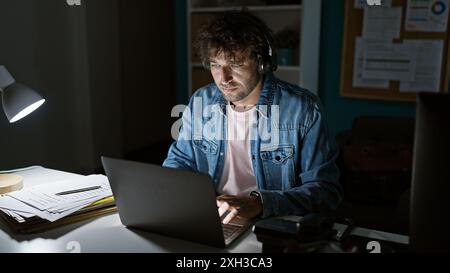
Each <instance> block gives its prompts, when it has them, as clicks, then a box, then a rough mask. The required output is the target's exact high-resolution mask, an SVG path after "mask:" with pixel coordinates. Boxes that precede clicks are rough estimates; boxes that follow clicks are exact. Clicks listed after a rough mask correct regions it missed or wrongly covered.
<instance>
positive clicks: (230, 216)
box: [222, 208, 238, 224]
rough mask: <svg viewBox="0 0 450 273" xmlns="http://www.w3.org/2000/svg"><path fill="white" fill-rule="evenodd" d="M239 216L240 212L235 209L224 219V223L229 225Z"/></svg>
mask: <svg viewBox="0 0 450 273" xmlns="http://www.w3.org/2000/svg"><path fill="white" fill-rule="evenodd" d="M237 215H238V211H237V209H235V208H232V209H231V211H230V213H228V215H227V216H226V217H225V218H224V219H223V221H222V223H224V224H228V223H229V222H230V221H231V220H233V218H234V217H236V216H237Z"/></svg>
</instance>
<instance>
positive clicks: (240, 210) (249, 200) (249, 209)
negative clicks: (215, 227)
mask: <svg viewBox="0 0 450 273" xmlns="http://www.w3.org/2000/svg"><path fill="white" fill-rule="evenodd" d="M216 199H217V207H218V208H219V215H220V217H222V215H224V214H225V212H227V211H229V213H228V215H227V216H226V217H225V218H224V219H223V221H222V223H224V224H228V223H229V222H230V221H231V220H232V219H233V218H234V217H241V218H244V219H252V218H254V217H256V216H258V215H259V214H261V212H262V209H263V208H262V204H261V200H260V199H259V198H258V197H256V196H244V197H238V196H232V195H221V196H219V197H217V198H216Z"/></svg>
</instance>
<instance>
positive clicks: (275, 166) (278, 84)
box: [163, 74, 342, 217]
mask: <svg viewBox="0 0 450 273" xmlns="http://www.w3.org/2000/svg"><path fill="white" fill-rule="evenodd" d="M227 105H228V102H227V101H226V100H225V99H224V98H223V96H222V94H221V92H220V90H219V89H218V87H217V86H216V85H215V84H214V83H213V84H210V85H208V86H205V87H203V88H200V89H199V90H198V91H197V92H195V93H194V95H193V96H192V97H191V100H190V102H189V105H188V107H187V108H186V110H185V111H184V112H183V117H182V126H181V129H180V131H179V137H178V140H177V141H175V142H174V143H173V144H172V145H171V147H170V149H169V152H168V156H167V159H166V160H165V161H164V163H163V166H165V167H171V168H183V169H190V170H193V171H196V172H201V173H206V174H209V176H211V177H212V179H213V182H214V185H215V187H216V188H217V187H218V185H219V183H220V179H221V176H222V172H223V168H224V161H225V156H226V149H227V147H226V146H227V145H226V143H227V142H226V140H225V139H226V131H227V130H226V128H227V127H226V126H227V117H226V107H227ZM256 107H257V108H256V109H257V111H255V113H256V119H255V120H257V124H255V125H254V126H252V129H251V130H253V131H252V132H253V133H254V134H253V135H252V136H254V137H253V138H252V140H251V143H250V149H251V151H250V154H251V158H252V162H253V170H254V175H255V177H256V181H257V187H258V191H259V192H260V194H261V199H262V204H263V214H262V217H269V216H279V215H288V214H295V215H304V214H307V213H310V212H316V213H329V212H331V211H333V210H334V209H336V208H337V206H338V205H339V203H340V201H341V199H342V187H341V185H340V183H339V181H338V179H339V170H338V168H337V166H336V164H335V159H336V157H337V149H336V147H335V143H334V141H333V140H332V138H331V136H330V135H329V133H328V130H327V126H326V122H325V120H324V117H323V114H322V110H321V105H320V102H319V100H318V98H317V96H315V95H314V94H313V93H311V92H309V91H307V90H305V89H302V88H300V87H298V86H295V85H291V84H289V83H286V82H283V81H281V80H279V79H277V78H276V77H275V76H274V75H273V74H267V75H266V76H265V79H264V84H263V88H262V90H261V94H260V98H259V101H258V104H257V106H256ZM206 110H207V111H206ZM261 128H262V129H261Z"/></svg>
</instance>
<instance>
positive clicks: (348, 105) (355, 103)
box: [319, 0, 415, 134]
mask: <svg viewBox="0 0 450 273" xmlns="http://www.w3.org/2000/svg"><path fill="white" fill-rule="evenodd" d="M345 1H350V0H323V6H322V33H321V49H320V57H321V58H320V78H319V81H320V84H319V90H320V92H319V93H320V97H321V99H322V101H323V103H324V106H325V112H326V115H327V119H328V123H329V126H330V130H331V131H332V133H334V134H336V133H339V132H341V131H344V130H348V129H350V128H351V124H352V121H353V119H354V118H355V117H357V116H360V115H366V116H373V115H375V116H400V117H411V116H414V113H415V103H399V102H384V101H372V100H361V99H348V98H343V97H341V96H340V95H339V92H340V75H341V52H342V41H343V34H344V4H345ZM351 1H353V0H351Z"/></svg>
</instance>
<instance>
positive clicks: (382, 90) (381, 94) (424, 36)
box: [341, 0, 450, 102]
mask: <svg viewBox="0 0 450 273" xmlns="http://www.w3.org/2000/svg"><path fill="white" fill-rule="evenodd" d="M388 1H389V0H388ZM360 2H361V1H360ZM363 2H365V1H363ZM449 2H450V1H449ZM345 3H346V6H345V29H344V41H343V51H342V69H341V96H343V97H350V98H360V99H375V100H387V101H406V102H408V101H410V102H414V101H415V99H416V94H417V93H418V92H422V91H427V92H431V91H430V90H417V89H418V88H422V87H421V86H422V85H420V84H416V85H415V84H414V82H411V81H410V82H409V83H408V82H407V81H403V82H402V81H401V80H398V79H397V80H392V79H390V80H387V79H383V80H382V81H378V80H377V84H373V85H372V84H368V85H369V86H370V87H368V86H361V84H355V83H354V78H355V75H354V74H355V73H356V72H355V71H360V72H361V71H364V72H365V73H367V72H366V71H369V70H364V69H361V65H358V64H357V63H355V50H356V49H357V39H358V40H360V39H361V36H362V35H363V28H364V27H363V25H364V8H357V6H356V5H357V4H356V1H355V0H345ZM390 4H391V7H400V8H401V25H400V28H399V29H400V34H399V37H398V38H392V39H390V40H391V42H392V43H393V44H401V43H404V42H405V41H407V40H408V39H410V40H414V41H418V40H429V41H427V42H433V41H442V42H438V43H439V46H440V47H442V53H441V54H442V55H441V56H442V61H441V65H440V68H438V67H439V65H436V66H435V67H436V69H439V71H440V77H439V80H438V79H437V78H438V77H436V80H435V81H434V82H435V83H434V86H435V90H434V91H433V92H439V93H447V92H448V86H449V74H450V62H449V58H450V48H449V23H448V22H449V21H450V20H447V24H446V26H445V24H443V25H444V27H445V30H441V32H428V31H423V30H419V31H417V30H411V29H409V30H408V31H407V30H406V28H407V27H406V25H405V21H406V20H407V19H406V12H407V5H408V0H392V2H391V3H390ZM360 5H362V4H360ZM368 8H378V7H374V6H370V7H366V10H367V9H368ZM447 8H448V6H447ZM398 10H399V9H398V8H397V11H398ZM408 18H411V17H408ZM391 29H392V28H391V27H390V26H389V27H386V31H390V30H391ZM427 42H425V43H427ZM364 56H366V57H364V58H358V59H359V60H361V59H364V60H367V59H368V57H367V55H364ZM422 59H424V58H422ZM365 62H366V61H365ZM364 64H365V65H366V63H364ZM355 66H358V67H359V69H361V70H354V69H358V67H355ZM364 67H366V66H364ZM415 67H416V69H417V65H415ZM423 67H425V66H423ZM366 68H367V67H366ZM366 68H365V69H366ZM422 69H423V68H422ZM369 72H370V71H369ZM425 72H426V70H425ZM435 74H436V73H435ZM360 75H362V73H360ZM365 75H367V74H365ZM400 76H401V75H400ZM372 77H373V74H372ZM415 79H417V78H415ZM405 82H406V83H407V84H405ZM380 83H381V85H382V86H381V87H380V86H377V85H380ZM408 87H411V88H412V89H416V90H407V89H405V88H408Z"/></svg>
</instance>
